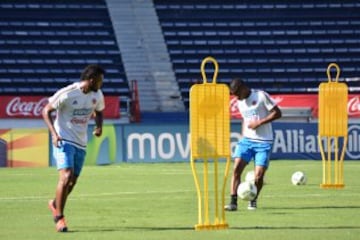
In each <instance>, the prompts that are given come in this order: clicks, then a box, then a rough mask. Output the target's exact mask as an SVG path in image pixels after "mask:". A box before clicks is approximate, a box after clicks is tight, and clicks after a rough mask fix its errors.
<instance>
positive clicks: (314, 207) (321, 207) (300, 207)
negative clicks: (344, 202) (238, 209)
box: [263, 206, 360, 210]
mask: <svg viewBox="0 0 360 240" xmlns="http://www.w3.org/2000/svg"><path fill="white" fill-rule="evenodd" d="M359 208H360V206H306V207H305V206H294V207H263V209H266V210H292V209H303V210H305V209H359Z"/></svg>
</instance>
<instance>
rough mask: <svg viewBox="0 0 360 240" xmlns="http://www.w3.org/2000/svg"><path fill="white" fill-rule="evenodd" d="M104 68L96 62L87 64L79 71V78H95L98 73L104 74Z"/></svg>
mask: <svg viewBox="0 0 360 240" xmlns="http://www.w3.org/2000/svg"><path fill="white" fill-rule="evenodd" d="M104 74H105V70H104V69H103V68H102V67H100V66H99V65H96V64H90V65H88V66H87V67H86V68H85V69H84V70H83V72H82V73H81V76H80V80H88V79H92V78H94V79H97V78H99V77H100V75H104Z"/></svg>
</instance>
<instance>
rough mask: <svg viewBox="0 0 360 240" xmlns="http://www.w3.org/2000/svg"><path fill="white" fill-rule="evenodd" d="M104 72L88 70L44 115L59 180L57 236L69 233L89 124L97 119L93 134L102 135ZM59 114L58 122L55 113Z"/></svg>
mask: <svg viewBox="0 0 360 240" xmlns="http://www.w3.org/2000/svg"><path fill="white" fill-rule="evenodd" d="M104 74H105V71H104V69H102V68H101V67H100V66H98V65H89V66H87V67H86V68H85V69H84V70H83V72H82V74H81V77H80V81H79V82H76V83H73V84H70V85H68V86H66V87H64V88H62V89H60V90H58V91H57V92H56V93H55V94H54V95H53V96H52V97H50V98H49V102H48V104H47V105H46V106H45V107H44V109H43V111H42V115H43V118H44V121H45V123H46V125H47V126H48V128H49V130H50V133H51V139H52V144H53V157H54V159H55V160H56V165H57V169H58V172H59V179H58V183H57V187H56V192H55V199H53V200H50V201H49V204H48V206H49V209H50V210H51V212H52V215H53V217H54V221H55V224H56V230H57V231H58V232H66V231H67V230H68V228H67V225H66V222H65V217H64V209H65V203H66V199H67V197H68V195H69V194H70V192H71V191H72V190H73V188H74V186H75V184H76V181H77V179H78V177H79V176H80V172H81V169H82V167H83V164H84V160H85V154H86V152H85V149H86V144H87V129H88V123H89V120H90V119H91V117H92V116H95V117H94V118H95V125H96V126H95V129H94V132H93V134H94V135H95V136H97V137H99V136H101V134H102V124H103V114H102V111H103V110H104V108H105V104H104V95H103V93H102V91H101V90H100V88H101V86H102V82H103V79H104ZM54 111H56V118H55V121H53V119H52V112H54Z"/></svg>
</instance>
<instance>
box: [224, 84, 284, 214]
mask: <svg viewBox="0 0 360 240" xmlns="http://www.w3.org/2000/svg"><path fill="white" fill-rule="evenodd" d="M230 91H231V94H233V95H234V96H235V97H237V98H238V101H237V106H238V109H239V111H240V113H241V115H242V118H243V121H242V139H241V140H240V141H239V142H238V144H237V146H236V148H235V152H234V155H233V158H234V167H233V173H232V178H231V186H230V194H231V202H230V204H229V205H226V206H225V210H227V211H236V210H237V188H238V186H239V184H240V182H241V174H242V172H243V171H244V169H245V167H246V165H247V164H248V163H249V162H250V161H251V160H252V159H253V160H254V163H255V185H256V187H257V190H258V194H257V196H256V198H255V199H254V200H253V201H250V202H249V205H248V209H249V210H254V209H256V207H257V202H256V200H257V197H258V196H259V193H260V191H261V188H262V186H263V182H264V175H265V172H266V170H267V168H268V167H269V160H270V153H271V149H272V142H273V132H272V126H271V122H272V121H274V120H276V119H278V118H280V117H281V111H280V109H279V107H278V106H277V105H276V103H275V102H274V101H273V100H272V99H271V98H270V96H269V95H268V94H267V93H266V92H264V91H261V90H254V89H250V88H249V87H248V86H247V85H246V84H245V82H244V81H243V80H241V79H239V78H235V79H233V80H232V81H231V83H230Z"/></svg>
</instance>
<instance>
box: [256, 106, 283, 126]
mask: <svg viewBox="0 0 360 240" xmlns="http://www.w3.org/2000/svg"><path fill="white" fill-rule="evenodd" d="M281 116H282V113H281V110H280V108H279V107H278V106H274V107H273V108H272V109H271V110H270V112H269V114H268V115H267V116H266V117H265V118H263V119H260V125H262V124H265V123H269V122H272V121H274V120H276V119H279V118H281Z"/></svg>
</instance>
